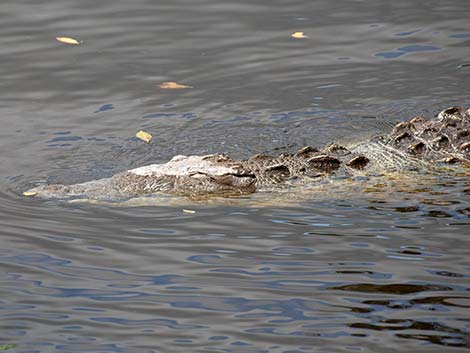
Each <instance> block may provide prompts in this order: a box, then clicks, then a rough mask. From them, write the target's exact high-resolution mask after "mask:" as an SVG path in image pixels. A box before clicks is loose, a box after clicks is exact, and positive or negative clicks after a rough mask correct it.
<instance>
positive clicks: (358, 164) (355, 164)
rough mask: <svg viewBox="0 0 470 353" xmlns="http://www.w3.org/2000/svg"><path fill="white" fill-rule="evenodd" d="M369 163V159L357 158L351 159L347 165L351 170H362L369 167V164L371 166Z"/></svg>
mask: <svg viewBox="0 0 470 353" xmlns="http://www.w3.org/2000/svg"><path fill="white" fill-rule="evenodd" d="M369 161H370V160H369V158H367V157H364V156H357V157H354V158H353V159H351V160H350V161H349V162H348V164H347V165H348V166H349V167H351V168H354V169H358V170H362V169H364V168H365V167H366V166H367V164H369Z"/></svg>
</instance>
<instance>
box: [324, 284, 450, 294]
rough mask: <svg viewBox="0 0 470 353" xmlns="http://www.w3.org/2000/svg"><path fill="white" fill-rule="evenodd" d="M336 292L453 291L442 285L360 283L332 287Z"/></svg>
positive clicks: (401, 292)
mask: <svg viewBox="0 0 470 353" xmlns="http://www.w3.org/2000/svg"><path fill="white" fill-rule="evenodd" d="M331 289H334V290H344V291H353V292H365V293H389V294H398V295H404V294H410V293H420V292H426V291H449V290H452V288H450V287H446V286H440V285H434V284H429V285H419V284H401V283H397V284H383V285H381V284H373V283H360V284H347V285H344V286H338V287H331Z"/></svg>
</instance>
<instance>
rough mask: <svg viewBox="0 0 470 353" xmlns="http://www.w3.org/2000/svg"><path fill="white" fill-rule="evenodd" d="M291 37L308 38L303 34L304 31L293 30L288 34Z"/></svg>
mask: <svg viewBox="0 0 470 353" xmlns="http://www.w3.org/2000/svg"><path fill="white" fill-rule="evenodd" d="M290 36H291V37H292V38H297V39H300V38H308V36H306V35H305V33H304V32H294V33H292V34H291V35H290Z"/></svg>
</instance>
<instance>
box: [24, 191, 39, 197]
mask: <svg viewBox="0 0 470 353" xmlns="http://www.w3.org/2000/svg"><path fill="white" fill-rule="evenodd" d="M37 194H38V193H37V192H36V191H25V192H23V196H36V195H37Z"/></svg>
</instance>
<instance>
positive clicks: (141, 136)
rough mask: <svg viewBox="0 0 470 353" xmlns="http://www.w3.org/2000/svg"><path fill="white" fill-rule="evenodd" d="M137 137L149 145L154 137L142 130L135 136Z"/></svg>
mask: <svg viewBox="0 0 470 353" xmlns="http://www.w3.org/2000/svg"><path fill="white" fill-rule="evenodd" d="M135 137H137V138H138V139H141V140H142V141H145V142H147V143H149V142H150V141H151V140H152V137H153V136H152V135H150V134H149V133H148V132H145V131H144V130H140V131H139V132H138V133H136V134H135Z"/></svg>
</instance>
